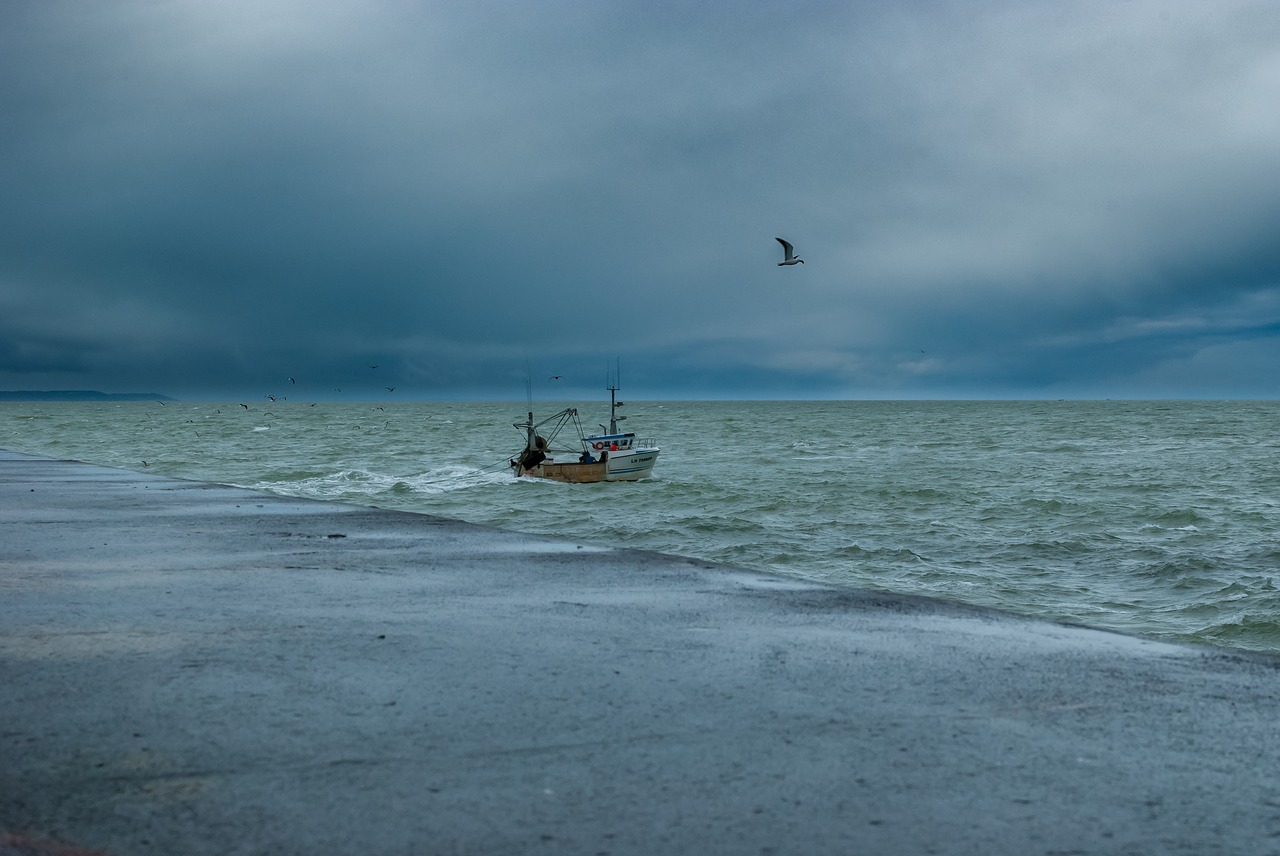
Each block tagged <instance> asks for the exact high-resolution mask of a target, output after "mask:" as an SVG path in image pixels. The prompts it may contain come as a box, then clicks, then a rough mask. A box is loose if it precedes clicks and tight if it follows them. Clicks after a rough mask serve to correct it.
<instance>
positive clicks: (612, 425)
mask: <svg viewBox="0 0 1280 856" xmlns="http://www.w3.org/2000/svg"><path fill="white" fill-rule="evenodd" d="M615 360H616V362H615V364H614V374H613V377H612V379H611V380H610V381H609V433H610V434H617V433H618V416H617V410H618V407H619V406H620V405H621V404H622V402H620V401H618V390H619V389H621V388H622V360H621V359H618V358H616V357H615Z"/></svg>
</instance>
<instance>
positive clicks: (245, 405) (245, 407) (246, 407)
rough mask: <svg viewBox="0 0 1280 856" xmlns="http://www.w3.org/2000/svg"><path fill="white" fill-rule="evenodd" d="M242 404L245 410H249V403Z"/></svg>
mask: <svg viewBox="0 0 1280 856" xmlns="http://www.w3.org/2000/svg"><path fill="white" fill-rule="evenodd" d="M240 406H241V407H243V408H244V409H245V410H248V409H249V405H247V404H242V405H240Z"/></svg>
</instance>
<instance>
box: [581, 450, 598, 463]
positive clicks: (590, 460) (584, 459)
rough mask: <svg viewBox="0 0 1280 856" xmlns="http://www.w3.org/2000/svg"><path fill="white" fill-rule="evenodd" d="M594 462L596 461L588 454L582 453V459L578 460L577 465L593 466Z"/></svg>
mask: <svg viewBox="0 0 1280 856" xmlns="http://www.w3.org/2000/svg"><path fill="white" fill-rule="evenodd" d="M595 462H596V459H595V458H593V457H591V453H590V452H583V453H582V457H580V458H578V463H580V464H594V463H595Z"/></svg>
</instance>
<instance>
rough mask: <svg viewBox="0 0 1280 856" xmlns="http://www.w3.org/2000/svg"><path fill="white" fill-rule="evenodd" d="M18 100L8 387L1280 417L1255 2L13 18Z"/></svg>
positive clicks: (3, 380) (18, 7)
mask: <svg viewBox="0 0 1280 856" xmlns="http://www.w3.org/2000/svg"><path fill="white" fill-rule="evenodd" d="M0 110H2V111H3V113H2V117H0V118H2V121H0V389H98V390H102V391H106V392H160V393H164V394H168V395H172V396H175V397H181V398H222V397H226V398H232V397H237V396H243V395H257V394H259V393H262V394H266V393H274V394H290V393H293V394H294V395H295V396H296V397H309V398H338V397H362V398H368V397H385V396H387V395H390V393H387V392H386V391H385V387H388V386H394V387H396V392H395V393H394V394H395V395H396V396H399V397H413V398H441V399H457V398H467V397H472V396H480V397H487V398H508V399H523V398H524V394H525V380H526V377H532V380H533V386H534V392H535V395H538V396H540V397H542V396H551V395H552V394H554V395H557V396H563V397H569V396H577V395H582V396H591V397H595V396H597V395H599V393H600V389H601V387H603V385H604V382H605V371H606V366H607V365H608V364H610V363H611V362H612V361H614V360H615V359H616V360H620V362H621V366H622V380H623V385H624V387H625V389H626V392H627V393H628V394H629V395H630V396H633V397H637V398H650V399H663V398H756V397H767V398H831V397H850V398H973V397H992V398H1006V397H1016V398H1026V397H1032V398H1063V397H1067V398H1072V397H1096V398H1105V397H1113V398H1116V397H1158V398H1177V397H1223V398H1232V397H1263V398H1280V3H1276V2H1273V0H1257V2H1251V0H1205V2H1174V0H1150V1H1149V0H1132V2H1123V0H1099V2H1088V0H1085V2H1070V0H1053V2H1027V0H1011V2H968V1H967V0H966V2H928V1H927V0H920V2H915V1H914V0H904V2H894V3H885V2H880V0H875V2H839V3H835V2H830V3H804V2H786V3H782V2H778V3H761V2H746V3H734V4H728V3H709V2H708V3H704V2H698V3H693V2H689V3H674V2H631V3H624V2H603V0H602V2H563V3H555V2H537V3H526V2H511V3H485V2H456V3H453V2H451V3H429V2H413V0H400V2H389V1H388V2H383V0H351V2H341V1H340V0H296V2H293V0H219V2H217V3H208V2H194V0H193V2H163V0H148V2H111V3H97V2H82V0H75V2H63V1H62V0H40V2H19V0H12V2H9V1H8V0H6V2H0ZM775 236H782V237H785V238H788V239H789V240H790V241H792V243H794V244H795V246H796V251H797V253H798V254H799V255H800V256H801V257H802V258H804V259H805V264H803V265H795V266H791V267H778V266H777V262H778V261H780V260H781V258H782V251H781V248H780V247H779V246H778V244H777V243H776V242H775V241H774V237H775ZM373 365H376V366H378V368H377V369H372V368H370V366H373ZM553 374H555V375H563V376H564V377H565V380H564V381H562V382H556V383H555V384H552V383H551V382H550V381H548V380H547V378H548V377H549V376H550V375H553ZM290 377H293V378H294V379H295V382H294V383H292V384H291V383H290V381H289V380H288V378H290ZM337 389H342V390H343V392H342V393H337V392H335V391H334V390H337Z"/></svg>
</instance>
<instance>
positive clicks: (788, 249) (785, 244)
mask: <svg viewBox="0 0 1280 856" xmlns="http://www.w3.org/2000/svg"><path fill="white" fill-rule="evenodd" d="M774 240H775V241H777V242H778V243H779V244H782V251H783V252H784V253H786V258H784V259H783V260H782V261H780V262H778V267H782V266H783V265H802V264H804V259H802V258H800V257H799V256H797V255H796V248H795V247H793V246H791V242H790V241H784V240H782V239H781V238H774Z"/></svg>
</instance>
